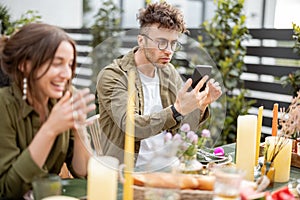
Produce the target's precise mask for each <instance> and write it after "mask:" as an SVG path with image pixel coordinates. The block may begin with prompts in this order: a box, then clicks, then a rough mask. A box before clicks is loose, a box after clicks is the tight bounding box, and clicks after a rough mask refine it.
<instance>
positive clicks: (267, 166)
mask: <svg viewBox="0 0 300 200" xmlns="http://www.w3.org/2000/svg"><path fill="white" fill-rule="evenodd" d="M261 175H266V176H267V177H268V178H269V180H270V184H269V187H273V185H274V177H275V168H274V162H270V161H265V162H264V164H263V166H262V167H261Z"/></svg>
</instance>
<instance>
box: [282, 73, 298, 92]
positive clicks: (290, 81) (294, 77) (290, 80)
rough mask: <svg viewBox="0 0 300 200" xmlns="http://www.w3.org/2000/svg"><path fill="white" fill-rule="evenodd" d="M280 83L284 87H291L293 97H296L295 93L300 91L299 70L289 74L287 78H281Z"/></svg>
mask: <svg viewBox="0 0 300 200" xmlns="http://www.w3.org/2000/svg"><path fill="white" fill-rule="evenodd" d="M280 82H281V83H282V84H283V86H284V87H286V86H287V85H290V86H292V89H293V91H292V92H293V96H294V97H295V96H297V91H299V90H300V70H296V71H295V72H293V73H290V74H289V75H288V76H282V77H281V78H280Z"/></svg>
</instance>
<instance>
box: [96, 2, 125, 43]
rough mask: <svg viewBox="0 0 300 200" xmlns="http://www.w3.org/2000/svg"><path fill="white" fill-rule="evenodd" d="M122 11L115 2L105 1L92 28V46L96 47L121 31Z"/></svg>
mask: <svg viewBox="0 0 300 200" xmlns="http://www.w3.org/2000/svg"><path fill="white" fill-rule="evenodd" d="M121 12H122V11H121V10H120V8H119V7H117V5H115V4H114V2H113V0H103V1H102V6H101V8H100V9H99V10H98V13H97V14H96V15H95V19H96V20H95V23H94V25H93V26H92V27H91V33H92V35H93V40H92V46H93V47H96V46H97V45H98V44H100V43H101V42H103V41H104V40H105V39H107V38H109V37H112V36H113V35H114V34H115V33H118V32H120V31H121V27H120V23H121V16H120V14H121Z"/></svg>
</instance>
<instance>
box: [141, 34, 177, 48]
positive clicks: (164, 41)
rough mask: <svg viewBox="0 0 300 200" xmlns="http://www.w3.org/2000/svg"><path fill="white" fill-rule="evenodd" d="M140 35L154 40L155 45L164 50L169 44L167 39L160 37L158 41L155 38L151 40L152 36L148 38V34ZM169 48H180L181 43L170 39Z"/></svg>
mask: <svg viewBox="0 0 300 200" xmlns="http://www.w3.org/2000/svg"><path fill="white" fill-rule="evenodd" d="M141 35H142V36H145V37H146V38H148V39H149V40H151V41H152V42H155V43H157V47H158V49H159V50H165V49H167V48H168V45H169V41H168V40H167V39H163V38H160V39H159V40H158V41H156V40H153V39H152V38H150V37H149V36H148V35H145V34H141ZM170 44H171V50H172V51H179V50H180V49H181V46H182V45H181V43H180V42H178V41H176V40H174V41H172V42H171V43H170Z"/></svg>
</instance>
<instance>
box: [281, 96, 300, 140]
mask: <svg viewBox="0 0 300 200" xmlns="http://www.w3.org/2000/svg"><path fill="white" fill-rule="evenodd" d="M297 94H298V95H297V96H296V97H295V98H293V100H292V102H291V104H290V105H289V107H288V109H287V110H285V109H284V108H281V109H280V112H281V113H282V116H281V119H280V120H279V123H280V125H281V127H282V128H281V132H282V134H284V135H286V136H287V137H291V136H293V135H294V134H296V133H299V132H300V90H299V91H298V92H297Z"/></svg>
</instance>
